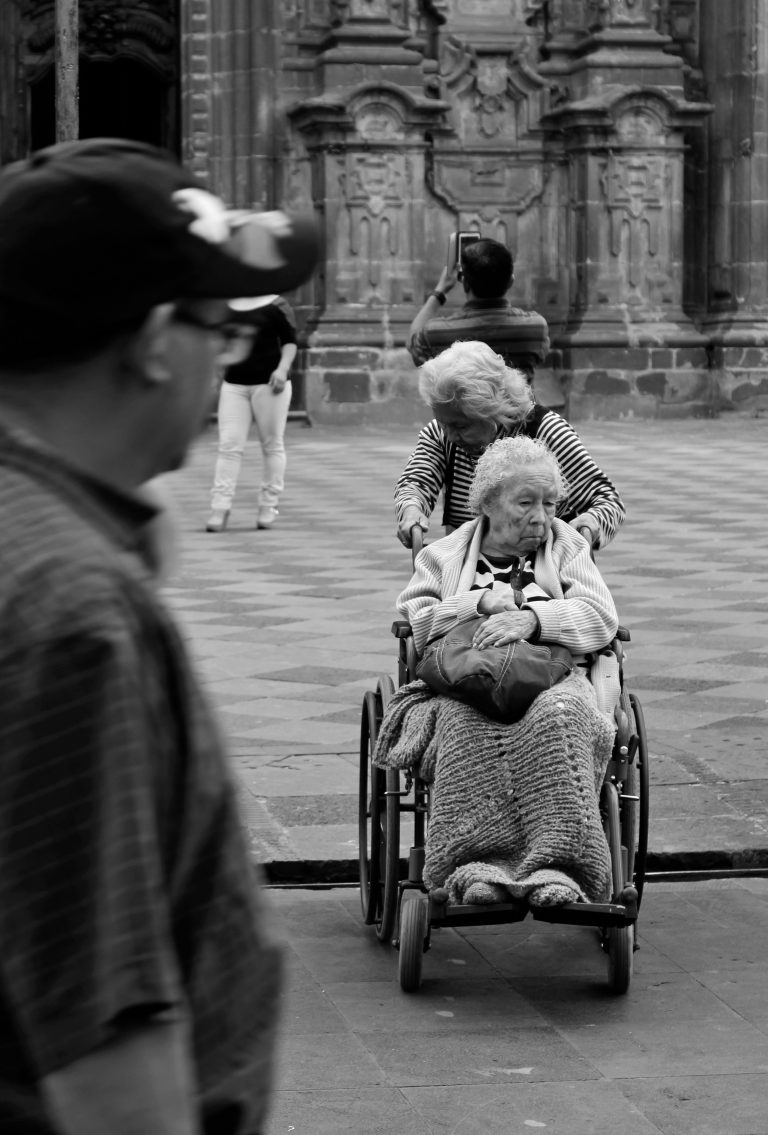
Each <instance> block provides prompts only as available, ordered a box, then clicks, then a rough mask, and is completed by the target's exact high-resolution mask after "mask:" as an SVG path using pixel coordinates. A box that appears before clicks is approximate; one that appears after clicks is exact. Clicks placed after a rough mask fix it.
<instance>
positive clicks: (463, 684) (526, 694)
mask: <svg viewBox="0 0 768 1135" xmlns="http://www.w3.org/2000/svg"><path fill="white" fill-rule="evenodd" d="M484 622H485V619H484V618H482V617H480V616H477V617H473V618H471V619H467V620H465V621H464V622H462V623H457V625H456V626H455V627H454V628H453V629H452V630H450V631H448V633H447V634H444V635H441V637H440V638H436V639H432V640H430V642H428V643H427V645H426V647H425V648H424V653H423V655H422V656H421V659H420V660H419V662H418V663H417V665H416V676H417V677H419V678H421V679H422V681H424V682H426V683H427V685H428V686H429V688H430V689H431V690H434V692H435V693H436V694H447V695H448V697H452V698H457V699H458V700H459V701H463V702H466V703H467V705H471V706H473V707H474V708H475V709H478V710H480V712H481V713H484V714H486V716H487V717H492V718H493V719H494V720H495V721H503V722H505V723H507V724H510V723H512V722H514V721H519V720H520V719H521V717H523V716H524V715H525V713H526V711H527V710H528V708H529V707H530V705H531V704H532V702H533V701H534V699H535V698H536V697H537V696H538V695H539V694H540V693H543V691H544V690H548V689H550V688H551V687H552V686H554V685H556V684H557V683H558V682H560V681H562V679H563V678H565V677H566V675H567V674H570V672H571V671H572V669H573V666H574V662H573V655H572V654H571V652H570V650H568V648H567V647H565V646H557V645H555V644H551V645H547V644H543V643H531V642H524V641H518V642H510V643H508V644H507V645H506V646H486V647H483V649H482V650H478V649H477V647H475V646H473V645H472V639H473V637H474V634H475V631H476V630H477V628H478V627H479V626H481V625H482V624H483V623H484Z"/></svg>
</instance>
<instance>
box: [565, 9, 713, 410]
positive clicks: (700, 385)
mask: <svg viewBox="0 0 768 1135" xmlns="http://www.w3.org/2000/svg"><path fill="white" fill-rule="evenodd" d="M653 11H654V5H653V3H652V0H588V3H587V5H586V18H587V27H588V32H589V34H588V36H587V37H586V38H585V39H584V40H583V41H582V43H581V44H580V45H579V48H578V51H577V53H576V55H575V56H574V58H573V60H572V63H571V70H570V74H569V75H568V81H567V93H566V94H564V95H563V96H561V97H562V101H561V102H560V104H559V105H558V106H557V107H556V109H554V110H552V111H551V112H550V113H549V114H548V115H546V116H545V117H544V119H543V123H544V125H545V127H546V128H547V130H548V131H550V132H551V137H552V138H553V139H554V138H555V136H558V137H559V139H560V143H561V145H562V146H563V147H564V151H565V154H566V156H567V160H568V168H569V173H568V176H569V195H568V203H567V217H566V227H567V230H568V244H569V252H568V262H569V264H570V270H571V282H570V310H569V315H568V320H567V324H566V327H565V330H564V331H563V332H561V333H560V334H559V335H557V336H556V337H555V340H554V345H555V346H556V347H558V348H560V350H561V351H562V358H563V366H564V368H565V370H566V372H568V373H569V378H570V399H569V404H570V410H571V413H572V415H573V416H574V417H576V418H579V417H591V416H607V417H616V416H632V415H642V416H660V415H680V414H690V413H700V414H709V413H711V412H713V396H712V389H711V381H710V375H709V372H708V370H707V352H706V347H707V341H706V339H705V337H704V336H703V335H701V334H700V333H699V332H698V331H697V330H696V328H695V327H694V326H693V324H692V322H691V321H690V319H689V318H688V317H687V316H686V314H685V313H684V311H683V307H682V292H683V171H684V150H685V132H686V131H687V130H688V129H690V128H691V127H692V126H696V125H698V124H699V123H700V122H701V121H702V120H703V118H704V116H705V115H706V113H707V111H708V109H709V108H708V106H706V104H699V103H689V102H688V101H687V100H686V98H685V96H684V93H683V64H682V60H681V59H680V58H679V57H678V56H676V55H673V54H670V53H669V52H668V50H667V49H668V48H669V46H670V43H671V40H670V39H669V37H667V36H663V35H661V34H660V33H659V32H658V31H657V30H656V28H655V27H654V24H653V21H652V15H653Z"/></svg>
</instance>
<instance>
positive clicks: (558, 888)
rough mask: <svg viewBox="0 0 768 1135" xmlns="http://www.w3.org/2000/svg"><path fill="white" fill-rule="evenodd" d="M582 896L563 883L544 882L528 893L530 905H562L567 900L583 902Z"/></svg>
mask: <svg viewBox="0 0 768 1135" xmlns="http://www.w3.org/2000/svg"><path fill="white" fill-rule="evenodd" d="M583 901H584V896H583V895H581V894H579V892H578V891H577V890H575V889H574V888H573V887H567V886H566V885H565V883H544V884H543V885H542V886H541V887H536V888H535V889H534V890H532V891H531V893H530V894H529V895H528V902H529V903H530V904H531V906H563V905H564V904H565V903H567V902H583Z"/></svg>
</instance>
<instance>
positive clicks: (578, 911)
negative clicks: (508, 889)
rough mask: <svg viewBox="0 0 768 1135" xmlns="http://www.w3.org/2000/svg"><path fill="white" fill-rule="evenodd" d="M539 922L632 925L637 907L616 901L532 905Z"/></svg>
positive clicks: (533, 913)
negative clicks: (633, 907) (632, 907)
mask: <svg viewBox="0 0 768 1135" xmlns="http://www.w3.org/2000/svg"><path fill="white" fill-rule="evenodd" d="M529 909H530V912H531V915H532V916H533V918H534V919H535V920H536V921H537V922H562V923H565V924H567V925H570V926H631V924H632V923H633V922H634V921H635V920H636V918H637V907H635V909H634V911H633V910H632V909H631V907H627V906H623V905H621V904H620V903H614V902H567V903H563V904H562V906H532V907H530V908H529Z"/></svg>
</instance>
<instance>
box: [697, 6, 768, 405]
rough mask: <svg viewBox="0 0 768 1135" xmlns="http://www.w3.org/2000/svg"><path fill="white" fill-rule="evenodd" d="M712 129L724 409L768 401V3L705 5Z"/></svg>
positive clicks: (711, 312) (713, 282)
mask: <svg viewBox="0 0 768 1135" xmlns="http://www.w3.org/2000/svg"><path fill="white" fill-rule="evenodd" d="M701 21H702V22H701V63H702V68H703V70H704V75H705V79H706V81H707V84H708V86H709V87H710V89H711V90H712V91H713V93H714V92H716V97H713V100H712V101H713V102H714V104H715V109H714V113H713V115H712V118H711V120H710V124H709V126H710V129H709V136H710V137H709V142H710V144H709V170H708V173H709V187H710V208H709V225H710V251H709V273H708V275H709V287H708V315H707V317H706V322H705V330H706V332H707V333H708V335H709V336H710V340H711V343H712V346H713V353H712V362H713V366H714V373H715V375H716V378H717V381H718V387H719V395H720V398H721V402H722V404H723V405H724V406H727V407H732V408H736V409H745V410H752V411H757V410H758V409H763V410H765V409H766V408H768V254H767V252H766V250H767V249H768V10H767V9H766V5H765V4H764V3H755V2H754V0H730V3H728V4H725V5H724V4H712V3H710V4H702V6H701Z"/></svg>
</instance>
